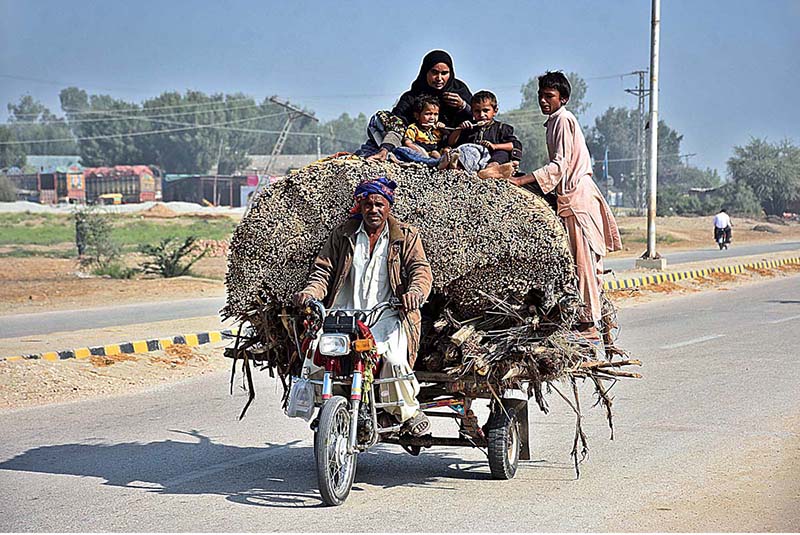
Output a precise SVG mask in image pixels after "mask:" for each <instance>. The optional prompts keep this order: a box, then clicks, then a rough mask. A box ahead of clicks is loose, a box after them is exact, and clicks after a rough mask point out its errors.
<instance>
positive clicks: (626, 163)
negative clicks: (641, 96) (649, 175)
mask: <svg viewBox="0 0 800 535" xmlns="http://www.w3.org/2000/svg"><path fill="white" fill-rule="evenodd" d="M637 125H638V116H637V111H636V110H632V109H628V108H616V107H610V108H608V109H607V110H606V111H605V112H603V114H602V115H600V116H598V117H597V118H596V119H595V124H594V126H593V127H592V128H590V129H589V130H588V131H587V133H586V143H587V145H588V146H589V152H591V153H592V155H593V156H594V159H595V164H594V172H595V176H597V177H599V176H602V166H603V159H604V156H605V151H606V149H608V159H609V163H608V174H609V176H611V177H613V180H614V186H615V187H616V188H617V189H618V190H620V191H622V192H623V194H624V198H626V199H629V200H630V201H631V202H633V204H634V205H638V204H640V203H641V202H643V199H644V195H645V191H646V187H645V186H644V184H645V182H644V179H645V177H641V178H640V180H637V172H636V156H637V154H636V152H637V151H636V130H637ZM645 136H648V134H647V131H645ZM648 137H649V136H648ZM682 140H683V136H682V135H680V134H679V133H678V132H677V131H675V130H673V129H672V128H670V127H669V126H668V125H667V124H666V123H665V122H664V121H659V122H658V171H657V173H658V184H659V188H661V187H664V188H670V187H672V188H677V189H686V188H687V187H702V186H703V185H704V184H705V183H706V182H708V181H713V177H710V176H704V175H703V176H702V177H701V175H702V174H703V172H699V173H698V172H695V171H693V169H694V168H690V167H687V166H682V165H681V161H680V148H681V141H682ZM645 142H646V139H645ZM646 148H647V145H645V149H646ZM692 178H696V179H698V180H699V183H692V182H691V179H692ZM637 197H638V198H639V201H636V199H637Z"/></svg>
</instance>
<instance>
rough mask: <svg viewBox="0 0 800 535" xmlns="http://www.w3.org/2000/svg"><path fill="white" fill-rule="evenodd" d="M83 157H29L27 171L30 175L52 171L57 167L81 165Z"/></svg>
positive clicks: (26, 164)
mask: <svg viewBox="0 0 800 535" xmlns="http://www.w3.org/2000/svg"><path fill="white" fill-rule="evenodd" d="M80 160H81V157H80V156H78V155H74V156H72V155H69V156H60V155H54V156H48V155H29V156H26V157H25V169H24V170H25V171H27V172H28V173H41V172H44V171H48V170H52V169H54V168H56V167H70V166H72V165H79V164H80Z"/></svg>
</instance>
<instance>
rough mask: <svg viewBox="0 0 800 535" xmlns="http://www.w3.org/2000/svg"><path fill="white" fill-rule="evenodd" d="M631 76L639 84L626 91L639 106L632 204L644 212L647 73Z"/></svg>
mask: <svg viewBox="0 0 800 535" xmlns="http://www.w3.org/2000/svg"><path fill="white" fill-rule="evenodd" d="M631 74H635V75H637V76H638V77H639V83H638V85H637V86H636V89H626V90H625V92H626V93H630V94H631V95H634V96H636V97H638V99H639V105H638V107H637V109H636V111H637V116H636V117H637V124H636V164H635V171H634V172H633V175H634V177H635V180H636V190H635V193H634V195H635V199H634V204H635V205H636V209H637V210H640V211H642V212H644V209H645V195H644V192H645V174H646V173H645V160H646V154H645V153H646V152H647V150H646V148H647V145H646V143H645V126H646V124H647V121H646V120H645V98H646V97H647V96H648V95H649V94H650V90H649V89H648V88H647V87H645V85H644V75H645V74H647V71H633V72H632V73H631Z"/></svg>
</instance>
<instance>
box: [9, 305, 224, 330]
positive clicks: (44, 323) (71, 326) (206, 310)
mask: <svg viewBox="0 0 800 535" xmlns="http://www.w3.org/2000/svg"><path fill="white" fill-rule="evenodd" d="M223 306H225V298H224V297H202V298H199V299H182V300H179V301H156V302H152V301H151V302H146V303H137V304H133V305H117V306H109V307H100V308H85V309H81V310H79V311H76V310H59V311H55V312H38V313H35V314H14V315H10V316H0V338H16V337H20V336H30V335H32V334H47V333H55V332H64V331H74V330H80V329H96V328H100V327H110V326H115V325H130V324H134V323H153V322H156V321H163V320H173V319H184V318H196V317H200V316H214V315H216V314H218V313H219V311H220V309H222V307H223ZM176 334H178V333H176Z"/></svg>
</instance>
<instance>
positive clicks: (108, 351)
mask: <svg viewBox="0 0 800 535" xmlns="http://www.w3.org/2000/svg"><path fill="white" fill-rule="evenodd" d="M234 336H236V330H231V329H225V330H223V331H209V332H202V333H195V334H181V335H178V336H172V337H167V338H153V339H152V340H139V341H136V342H122V343H119V344H107V345H102V346H94V347H81V348H78V349H65V350H64V351H48V352H46V353H34V354H32V355H16V356H13V357H0V361H3V360H5V361H14V360H50V361H58V360H67V359H78V360H81V359H87V358H89V357H93V356H100V357H112V356H114V355H122V354H131V353H149V352H150V351H158V350H160V349H167V348H168V347H170V346H174V345H186V346H190V347H193V346H199V345H203V344H213V343H215V342H220V341H222V339H223V338H232V337H234Z"/></svg>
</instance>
